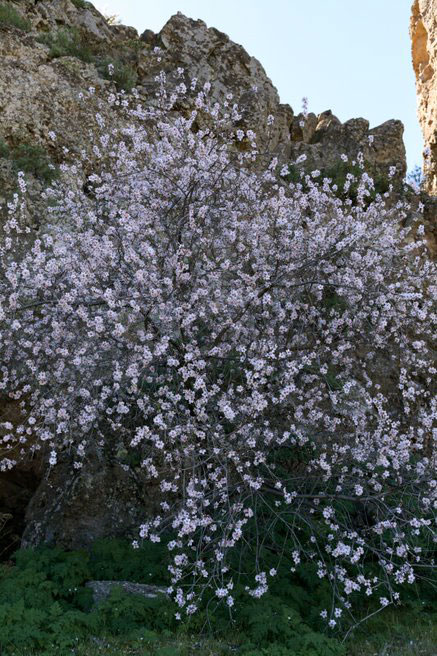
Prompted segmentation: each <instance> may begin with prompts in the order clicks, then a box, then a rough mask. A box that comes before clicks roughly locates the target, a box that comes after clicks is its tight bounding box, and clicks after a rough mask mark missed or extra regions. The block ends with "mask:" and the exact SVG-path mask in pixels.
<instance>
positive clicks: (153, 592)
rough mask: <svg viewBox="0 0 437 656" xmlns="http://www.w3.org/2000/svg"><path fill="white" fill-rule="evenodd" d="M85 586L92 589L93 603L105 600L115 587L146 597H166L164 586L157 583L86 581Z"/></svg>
mask: <svg viewBox="0 0 437 656" xmlns="http://www.w3.org/2000/svg"><path fill="white" fill-rule="evenodd" d="M85 586H86V587H87V588H91V590H92V591H93V600H94V603H95V604H99V603H100V602H101V601H105V599H107V598H108V597H109V595H110V594H111V590H112V589H113V588H117V587H118V588H122V590H124V592H127V593H128V594H134V595H140V596H141V597H145V598H146V599H156V598H157V597H160V596H164V597H168V595H167V590H166V588H163V587H160V586H158V585H146V584H143V583H132V582H131V581H87V582H86V583H85Z"/></svg>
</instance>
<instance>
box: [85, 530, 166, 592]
mask: <svg viewBox="0 0 437 656" xmlns="http://www.w3.org/2000/svg"><path fill="white" fill-rule="evenodd" d="M167 556H168V552H167V549H166V548H165V547H163V545H162V544H161V543H146V544H145V545H144V546H142V547H140V548H139V549H133V548H132V546H131V545H130V544H129V543H128V542H126V541H125V540H117V539H112V540H97V541H96V542H95V543H94V545H93V547H92V550H91V553H90V557H89V562H88V566H89V570H90V574H91V578H92V579H96V580H112V581H135V582H136V583H153V584H154V585H167V584H168V571H167V563H168V557H167Z"/></svg>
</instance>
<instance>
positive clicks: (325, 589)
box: [0, 508, 437, 656]
mask: <svg viewBox="0 0 437 656" xmlns="http://www.w3.org/2000/svg"><path fill="white" fill-rule="evenodd" d="M353 510H354V509H353V508H346V509H345V512H353ZM275 530H276V531H277V536H276V539H277V541H278V543H279V542H280V540H281V531H280V529H279V528H278V529H275ZM282 537H283V536H282ZM283 544H284V545H286V541H285V542H283ZM165 553H166V551H165V548H164V547H163V546H162V545H161V544H146V545H145V546H144V547H141V548H140V549H138V550H135V549H132V548H131V546H130V545H129V543H127V542H126V541H122V540H100V541H98V542H96V543H95V544H94V545H93V547H92V549H90V551H72V552H67V551H63V550H61V549H49V548H39V549H37V550H34V551H32V550H21V551H18V552H17V553H16V554H15V556H14V561H15V566H13V567H11V566H6V565H4V566H3V567H2V568H1V569H0V653H2V654H5V656H31V654H32V655H35V656H36V655H37V654H45V655H47V656H48V655H50V656H54V655H55V654H64V653H65V654H67V653H71V650H72V649H73V647H74V650H75V653H76V654H77V655H78V656H82V655H84V654H86V655H87V656H93V655H94V654H96V655H97V654H98V653H99V654H100V653H101V649H100V648H97V647H96V641H98V642H99V643H101V644H105V645H106V644H108V645H110V644H113V645H114V650H112V649H110V647H109V646H108V649H106V646H105V650H104V651H105V654H106V653H107V654H108V656H109V655H112V654H114V656H115V654H117V656H123V655H124V654H131V655H133V654H138V656H140V655H144V654H149V655H150V656H152V655H153V656H188V655H189V654H191V653H198V654H199V656H212V655H213V654H214V655H215V656H218V655H220V654H223V655H225V654H226V655H228V654H231V653H235V652H237V653H239V654H241V656H288V655H293V656H345V655H346V654H348V655H349V656H351V655H352V654H354V655H355V653H356V654H357V655H358V654H360V653H364V652H363V651H362V650H360V649H359V648H358V647H357V651H351V646H352V645H353V646H354V647H355V645H356V644H363V642H364V641H366V645H367V643H369V644H368V646H367V649H366V650H364V651H365V652H366V653H375V654H378V655H379V653H381V654H383V653H384V654H386V655H387V656H388V655H389V654H390V656H394V655H395V654H396V656H398V654H404V653H405V655H406V654H407V653H410V652H407V651H405V652H404V651H402V649H401V647H400V646H401V645H402V644H403V642H402V641H403V640H404V635H405V617H408V618H409V619H408V622H409V623H411V624H412V626H415V625H417V626H424V627H427V628H426V644H427V645H428V644H429V645H432V644H434V640H435V638H437V636H436V627H437V623H436V621H435V620H436V619H437V615H436V609H435V596H434V595H433V593H434V590H433V588H432V586H429V589H424V590H422V588H421V589H420V590H419V589H417V588H415V587H414V586H409V588H408V589H409V590H410V597H409V599H407V603H406V606H405V607H404V610H403V614H402V610H400V611H399V610H396V609H392V610H389V609H386V610H384V611H383V612H381V613H379V614H378V615H376V616H375V617H374V618H373V619H372V620H371V621H370V624H369V627H370V628H369V627H368V625H367V624H363V625H362V627H359V628H358V629H357V631H356V634H353V635H352V637H351V639H350V640H349V642H348V643H347V644H346V646H345V645H343V644H342V643H341V642H340V641H339V640H338V639H337V638H336V637H335V636H331V635H327V634H326V633H325V632H324V625H322V621H321V618H320V615H319V613H320V608H328V607H329V604H330V601H331V589H330V586H329V584H328V583H327V582H326V581H324V580H320V579H319V577H318V576H317V566H316V565H312V564H306V565H304V566H302V567H301V568H300V569H299V572H298V573H293V574H292V573H291V572H290V568H289V563H287V562H286V561H285V559H284V561H283V562H282V564H280V565H279V567H278V572H277V576H276V577H275V578H274V579H273V582H272V585H271V588H270V591H269V593H268V594H266V595H264V596H263V597H261V599H258V600H255V599H252V598H250V597H248V596H247V593H245V592H244V587H245V585H246V583H249V582H250V580H253V572H246V575H245V576H243V577H242V579H241V580H240V582H238V583H236V585H235V588H234V596H235V598H236V604H235V611H234V615H233V620H232V622H231V621H230V616H229V611H228V609H227V607H226V605H225V604H220V603H218V602H217V599H216V598H215V597H214V596H213V595H211V596H210V598H209V599H207V600H206V606H205V607H204V608H203V609H202V610H200V612H199V613H197V614H195V615H194V616H192V617H191V618H190V619H189V620H183V621H182V622H180V623H178V622H176V620H175V611H176V607H175V605H174V604H173V603H172V602H170V601H168V600H167V599H166V598H164V597H158V598H156V599H145V598H143V597H141V596H137V595H130V594H128V593H126V592H125V591H124V590H123V589H122V588H121V587H119V588H117V587H114V588H113V589H112V591H111V594H110V595H109V597H108V598H107V599H106V600H105V601H103V602H101V603H100V604H99V605H98V606H97V607H95V606H94V605H93V602H92V593H91V590H90V589H89V588H87V587H85V583H86V581H88V580H90V579H111V580H131V581H134V582H145V583H154V584H164V585H166V584H168V576H167V571H166V557H165V556H164V554H165ZM239 557H244V553H243V554H240V555H239ZM261 559H262V564H263V566H265V567H269V566H270V564H272V563H273V562H276V557H275V556H274V554H271V553H270V552H269V551H265V552H262V553H261ZM369 571H370V570H369ZM366 604H367V605H366ZM370 604H371V600H367V599H363V610H364V611H365V612H369V610H371V609H372V607H371V605H370ZM399 612H400V613H401V615H400V616H399ZM205 630H207V631H209V635H210V636H211V637H210V641H209V642H204V640H203V638H202V637H201V636H202V633H204V632H205ZM370 635H371V641H370V642H369V636H370ZM418 636H419V634H418ZM388 639H389V640H390V644H393V645H394V646H395V647H396V648H399V651H393V652H385V651H381V652H379V651H377V650H378V649H381V650H382V648H383V645H384V644H386V642H387V640H388ZM211 640H212V642H211ZM418 640H419V637H418ZM108 641H109V642H108ZM231 643H232V644H231ZM418 644H419V645H420V644H421V643H420V642H418ZM424 644H425V643H424ZM200 645H203V646H202V647H200ZM430 649H431V647H430ZM411 653H412V654H413V653H414V654H415V653H416V652H413V651H412V652H411ZM419 653H420V652H419V651H418V652H417V654H419ZM432 653H433V652H432V651H429V652H428V651H426V649H425V651H424V652H423V656H431V655H432Z"/></svg>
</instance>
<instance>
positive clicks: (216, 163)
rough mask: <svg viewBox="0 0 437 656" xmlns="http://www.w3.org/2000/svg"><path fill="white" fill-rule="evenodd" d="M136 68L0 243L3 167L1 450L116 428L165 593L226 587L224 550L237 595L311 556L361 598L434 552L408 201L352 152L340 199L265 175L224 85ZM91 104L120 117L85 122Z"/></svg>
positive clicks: (338, 586) (424, 279)
mask: <svg viewBox="0 0 437 656" xmlns="http://www.w3.org/2000/svg"><path fill="white" fill-rule="evenodd" d="M179 75H180V76H182V75H183V71H181V70H180V71H179ZM157 82H158V83H159V85H160V92H159V94H158V95H157V98H156V102H155V103H151V105H150V106H147V107H142V106H141V105H140V103H139V101H138V100H137V99H136V97H135V94H134V101H133V102H132V104H129V103H128V102H127V101H126V100H125V98H124V96H123V95H121V96H115V95H112V96H110V98H109V100H108V103H107V104H106V105H103V106H102V111H101V113H100V114H98V115H97V116H96V130H95V134H96V136H95V137H94V140H93V142H92V158H93V159H91V155H90V154H89V153H87V151H86V149H84V150H83V151H82V154H81V156H80V157H78V158H77V160H76V161H75V162H74V163H73V164H72V165H69V166H67V165H64V166H63V173H64V179H65V182H58V183H56V184H54V186H53V187H52V188H51V189H49V190H47V191H46V197H47V200H50V208H49V210H48V213H49V218H48V220H47V224H46V226H45V228H44V230H43V231H42V232H41V234H39V235H38V236H37V237H36V238H35V239H33V241H32V243H31V245H30V246H29V248H28V250H27V252H26V253H25V254H24V255H23V256H18V255H17V254H18V253H19V252H20V251H21V250H22V246H21V244H22V241H23V239H24V238H25V235H23V232H24V233H25V232H28V233H29V232H30V231H29V229H26V228H25V226H24V225H23V219H22V216H24V213H25V195H26V189H25V181H24V179H23V177H22V176H21V177H20V180H19V182H20V188H21V192H20V194H17V196H16V197H15V200H14V202H13V203H11V204H10V206H9V215H10V216H9V220H8V221H7V223H6V225H5V227H4V239H3V243H2V246H1V251H0V252H1V258H2V273H1V280H0V312H1V315H0V321H1V361H2V366H1V379H0V388H1V389H2V390H3V393H4V394H5V395H7V396H8V397H9V398H11V399H15V400H16V401H17V402H19V403H20V404H21V406H22V409H23V418H22V423H21V424H20V425H18V426H12V424H9V423H7V422H6V423H4V424H3V426H2V429H3V438H2V454H3V457H2V460H1V464H2V468H3V469H6V468H9V467H12V466H14V464H15V462H16V461H17V460H18V459H19V458H22V457H25V456H26V455H27V454H29V453H30V452H32V451H35V450H39V449H42V448H45V449H46V450H47V451H48V457H49V463H50V465H51V466H55V464H56V460H57V454H58V453H59V452H60V451H69V452H70V453H71V454H72V466H73V467H74V468H76V469H80V468H81V466H82V462H83V459H84V458H85V457H86V454H87V448H88V446H89V445H90V444H93V443H95V442H98V443H101V444H102V445H103V444H105V442H107V441H115V442H119V443H120V444H123V445H124V446H128V447H129V448H130V449H132V450H133V451H135V452H136V453H137V454H139V455H140V460H141V463H142V467H143V469H144V472H145V475H146V476H148V477H150V479H151V480H154V481H155V482H156V481H158V482H159V485H160V490H161V492H162V500H161V508H162V512H161V514H160V515H159V516H156V517H152V518H148V519H147V521H145V523H144V525H143V526H142V527H141V530H140V537H141V538H142V539H143V538H148V539H150V540H152V541H153V542H157V541H159V540H160V539H161V536H165V535H167V534H169V533H171V534H172V536H171V540H170V541H169V543H168V548H169V550H170V552H171V556H172V565H171V567H170V572H171V576H172V588H171V589H172V592H173V593H174V596H175V599H176V601H177V603H178V605H179V607H180V610H181V613H187V614H192V613H194V612H195V610H196V608H197V607H198V604H199V599H200V598H201V597H202V595H203V594H204V593H208V594H211V590H212V591H213V592H214V595H215V598H216V599H217V601H220V600H221V601H222V602H224V603H225V604H227V605H228V606H229V607H232V605H233V603H234V597H233V587H234V585H235V584H236V582H237V581H238V579H239V574H240V570H241V567H242V565H241V563H242V562H243V560H238V559H235V557H234V554H235V553H236V550H237V549H242V550H243V551H244V553H245V556H244V562H248V560H251V561H252V562H253V564H254V568H255V572H256V573H255V580H254V581H253V585H252V586H248V588H247V592H248V594H249V595H252V596H253V597H261V596H262V595H263V594H264V593H265V592H266V591H267V590H268V588H269V584H270V581H271V580H272V579H274V577H275V576H276V572H277V567H276V566H274V565H273V566H269V567H265V563H266V562H267V560H269V561H271V560H272V558H274V559H275V560H276V561H277V562H278V566H279V564H280V565H281V567H284V563H285V564H286V565H287V567H288V568H289V569H291V571H292V572H294V571H295V570H296V569H297V570H299V568H300V567H301V566H303V565H304V564H305V563H308V562H310V563H313V564H314V566H315V567H316V568H317V573H318V577H320V579H327V580H328V581H329V582H330V584H331V586H332V591H333V594H332V607H331V608H329V609H322V617H323V618H326V621H327V622H328V623H329V626H331V627H332V628H334V627H335V626H336V625H337V624H339V623H340V622H341V621H342V620H343V619H344V618H345V616H349V615H350V613H351V612H352V610H351V600H352V599H353V598H354V595H356V593H357V592H359V591H362V592H365V593H366V594H368V595H371V594H375V595H377V596H378V597H379V598H380V605H381V607H384V606H385V605H387V604H390V603H393V602H394V601H396V600H397V598H398V596H399V592H398V586H399V585H400V584H402V583H404V582H409V583H412V582H413V581H414V580H415V578H416V576H417V575H418V574H420V573H421V572H423V573H426V575H427V576H428V577H429V575H430V572H431V571H432V568H433V561H432V548H433V544H434V547H435V537H434V536H435V534H434V528H435V524H434V521H435V509H436V503H437V494H436V490H437V487H436V480H435V471H434V469H435V454H434V451H433V445H432V439H433V433H432V431H433V430H434V431H435V418H436V398H435V395H434V394H433V389H432V384H433V380H435V374H436V369H435V362H434V359H433V358H434V354H435V352H434V351H433V343H432V340H433V335H435V328H436V313H435V297H436V277H435V272H436V267H435V264H433V263H432V262H431V261H429V260H428V259H427V257H426V252H425V247H424V244H423V243H421V242H417V241H416V242H414V243H410V242H409V241H408V238H407V235H408V231H407V230H400V228H399V224H400V220H401V219H402V218H403V217H405V216H406V215H407V213H408V207H406V206H405V205H404V204H403V203H402V202H400V201H397V202H396V201H395V200H393V199H392V200H391V201H390V197H389V194H385V196H384V197H381V196H380V195H376V198H375V200H373V201H372V202H370V203H369V201H368V196H369V195H370V194H371V192H372V189H373V182H372V180H371V179H370V177H369V176H368V175H367V174H366V173H365V172H364V171H363V173H362V175H361V178H360V180H359V181H358V190H357V194H356V202H355V203H352V201H351V200H350V199H348V198H345V199H342V198H339V197H338V194H336V193H335V192H333V191H332V190H331V187H330V183H329V180H327V179H320V178H321V176H320V174H319V173H318V172H317V171H315V172H313V173H312V174H311V175H308V176H307V177H306V180H305V186H303V185H302V184H301V183H293V182H292V183H288V182H285V181H284V177H285V176H286V175H287V167H286V166H282V165H279V164H278V162H277V160H276V159H275V158H273V159H270V160H268V159H266V155H265V154H264V153H259V152H258V151H257V147H256V135H255V134H254V132H252V131H251V130H246V129H243V128H242V127H241V116H240V114H239V110H238V107H237V106H236V105H234V104H233V101H232V98H231V97H227V99H226V100H225V101H224V103H223V104H222V105H219V104H218V103H212V102H210V101H209V99H208V89H209V85H205V87H204V88H203V89H201V90H200V91H199V92H196V91H195V87H196V82H195V81H193V83H192V84H191V87H190V88H189V89H187V88H186V87H185V85H184V83H183V82H179V83H178V86H177V87H176V89H175V91H174V92H172V93H170V92H168V91H167V90H166V86H165V79H164V76H163V74H161V76H160V77H158V78H157ZM108 105H109V107H108ZM190 106H191V107H192V109H187V107H190ZM111 107H112V108H113V111H117V112H119V113H122V114H123V115H124V121H125V122H124V127H120V128H119V129H113V128H111V129H109V128H106V121H105V118H104V115H105V113H107V112H108V111H109V110H110V108H111ZM176 108H178V110H179V111H174V110H175V109H176ZM181 108H184V109H183V111H181ZM272 120H273V119H272V118H269V123H270V124H271V122H272ZM53 138H55V135H53ZM266 161H267V164H265V162H266ZM263 162H264V163H263ZM90 170H92V173H91V174H89V172H90ZM83 171H87V172H88V178H87V183H86V185H85V186H84V187H82V186H81V184H79V181H80V180H81V179H83V178H82V175H83ZM75 180H77V181H78V183H77V184H76V183H75ZM72 181H73V182H72ZM356 182H357V180H356V179H355V178H354V176H353V175H352V174H348V175H347V176H346V182H345V184H344V187H345V191H347V189H346V187H347V186H348V185H351V184H355V183H356ZM419 234H421V233H420V229H419ZM29 238H30V237H29ZM433 426H434V428H433ZM434 437H435V433H434ZM266 554H267V556H268V558H267V557H266ZM243 566H244V565H243Z"/></svg>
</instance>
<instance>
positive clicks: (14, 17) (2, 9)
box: [0, 3, 31, 32]
mask: <svg viewBox="0 0 437 656" xmlns="http://www.w3.org/2000/svg"><path fill="white" fill-rule="evenodd" d="M0 25H12V26H13V27H18V29H19V30H23V32H29V30H30V27H31V25H30V22H29V21H28V20H26V19H25V18H23V17H22V16H21V15H20V14H19V13H18V11H17V10H16V9H15V8H14V7H12V6H11V5H5V4H3V3H2V4H0Z"/></svg>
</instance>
